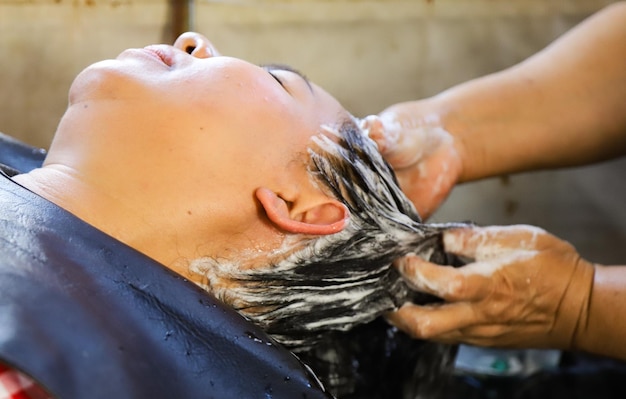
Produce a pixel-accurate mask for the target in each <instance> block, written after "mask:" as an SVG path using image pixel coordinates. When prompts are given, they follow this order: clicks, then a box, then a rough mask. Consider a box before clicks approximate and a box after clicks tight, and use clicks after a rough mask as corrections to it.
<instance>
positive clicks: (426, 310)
mask: <svg viewBox="0 0 626 399" xmlns="http://www.w3.org/2000/svg"><path fill="white" fill-rule="evenodd" d="M386 317H387V321H389V323H391V324H392V325H394V326H396V327H397V328H399V329H400V330H402V331H404V332H406V333H407V334H409V335H411V336H413V337H415V338H420V339H431V338H434V337H438V338H439V339H445V338H446V337H445V336H444V334H446V333H449V332H452V331H457V330H460V329H463V328H466V327H469V326H472V325H475V324H478V323H479V322H480V320H478V317H477V315H476V314H475V313H474V310H473V308H472V306H471V305H470V304H468V303H466V302H457V303H453V304H444V305H439V306H418V305H414V304H412V303H407V304H405V305H403V306H402V307H401V308H400V309H399V310H397V311H395V312H392V313H389V314H388V315H387V316H386ZM448 338H452V337H448Z"/></svg>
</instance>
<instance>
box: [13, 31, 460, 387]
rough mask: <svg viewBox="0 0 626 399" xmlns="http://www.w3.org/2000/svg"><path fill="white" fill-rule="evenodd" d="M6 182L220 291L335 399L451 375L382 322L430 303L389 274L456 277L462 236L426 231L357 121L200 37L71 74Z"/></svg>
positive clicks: (311, 88) (441, 356)
mask: <svg viewBox="0 0 626 399" xmlns="http://www.w3.org/2000/svg"><path fill="white" fill-rule="evenodd" d="M12 181H13V182H15V183H17V184H19V185H20V186H22V187H23V188H26V189H28V190H30V191H32V192H34V193H36V194H38V195H39V196H40V197H43V198H44V199H45V200H47V201H50V202H52V203H54V204H55V205H56V206H58V207H60V208H63V209H65V210H67V211H69V212H70V213H72V214H73V215H74V216H76V217H78V218H80V219H82V220H83V221H84V222H86V223H88V224H89V225H91V226H93V227H95V228H96V229H98V230H99V231H102V232H104V233H106V234H108V235H109V236H111V237H113V238H115V239H116V240H118V241H120V242H122V243H124V244H126V245H127V246H129V247H131V248H133V249H134V250H136V251H139V252H140V253H143V254H145V255H147V256H148V257H150V258H152V259H153V260H156V261H157V262H159V263H160V264H161V265H164V266H166V267H167V268H169V269H171V270H172V271H174V272H176V273H178V274H179V275H181V276H183V277H185V278H187V279H188V280H190V281H191V282H193V283H196V284H198V285H200V286H202V287H203V288H205V289H206V290H207V291H209V292H211V293H213V294H214V295H215V296H217V297H218V298H219V299H221V300H222V301H224V302H225V303H227V304H229V305H230V306H232V307H234V308H235V309H236V310H237V311H239V312H240V313H241V314H242V315H244V316H245V317H247V318H248V319H250V320H252V321H253V322H254V323H256V324H258V325H260V326H261V327H262V328H263V329H265V331H267V332H268V333H269V334H270V335H271V336H272V337H274V338H275V339H276V340H277V341H278V342H280V343H282V344H283V345H284V346H286V347H287V348H289V349H291V350H292V351H293V352H294V353H296V354H297V356H298V357H300V359H301V360H302V361H303V362H304V363H305V364H307V365H309V366H310V367H311V368H312V370H313V371H314V372H315V374H316V375H317V376H318V377H319V379H320V380H321V381H322V383H323V384H324V386H325V387H326V389H327V390H328V391H329V392H331V393H332V394H333V395H336V396H337V397H339V398H351V397H353V398H393V397H398V398H400V397H402V398H404V397H406V398H410V397H417V396H418V395H420V394H427V393H429V392H432V391H433V390H436V389H437V384H438V382H440V381H441V378H442V377H443V376H444V375H445V370H446V369H447V368H448V367H449V365H450V363H451V360H452V348H450V347H447V346H443V345H440V344H434V343H425V342H420V341H415V340H411V339H409V338H408V337H406V336H405V335H403V334H402V333H400V332H398V331H397V330H396V329H395V328H393V327H391V326H389V325H388V324H386V323H385V322H384V321H382V320H381V319H380V316H381V315H383V314H384V313H385V312H387V311H390V310H392V309H396V308H398V307H399V306H400V305H402V304H403V303H404V302H406V301H414V302H417V303H424V302H427V301H432V300H434V299H435V298H431V297H429V296H427V295H424V294H420V293H418V292H414V291H412V290H411V289H410V288H409V287H408V286H407V285H406V284H405V283H404V282H403V280H402V279H401V278H400V275H399V273H398V272H397V271H396V270H395V269H394V268H393V267H392V266H391V263H392V261H393V260H394V259H396V258H398V257H401V256H403V255H405V254H408V253H415V254H418V255H420V256H422V257H424V258H426V259H429V260H431V261H434V262H440V263H443V262H445V263H446V264H450V261H449V259H445V254H444V253H443V251H442V245H441V242H440V241H441V232H442V231H444V230H445V229H448V228H451V227H455V226H456V225H452V224H451V225H446V224H444V225H427V224H422V223H421V221H420V218H419V216H418V214H417V212H416V211H415V209H414V207H413V205H412V204H411V203H410V201H409V200H408V199H407V198H406V197H405V196H404V195H403V193H402V192H401V191H400V189H399V188H398V185H397V184H396V181H395V178H394V175H393V172H392V170H391V169H390V168H389V167H388V166H387V164H386V163H385V162H384V161H383V159H382V158H381V156H380V154H379V153H378V151H377V148H376V145H375V144H374V142H373V141H371V140H370V139H369V138H368V137H367V135H366V134H365V133H364V131H363V130H362V129H361V128H360V127H359V122H358V121H357V120H356V119H355V118H354V117H352V116H351V115H350V114H349V113H348V112H347V111H346V110H345V109H344V108H343V107H342V106H341V105H340V104H339V103H338V102H337V101H336V100H335V99H334V98H333V97H332V96H330V95H329V94H328V93H326V92H325V91H324V90H322V89H321V88H320V87H319V86H317V85H315V84H313V83H311V82H309V81H308V80H306V79H305V78H304V77H303V76H302V75H301V74H299V73H297V72H295V71H293V70H291V69H290V68H287V67H283V66H276V65H273V66H272V65H270V66H265V67H259V66H257V65H253V64H250V63H248V62H245V61H243V60H239V59H236V58H230V57H225V56H221V55H220V54H219V53H218V52H217V51H216V50H215V48H214V47H213V46H212V45H211V44H210V43H209V41H208V40H207V39H206V38H204V37H203V36H201V35H198V34H195V33H188V34H184V35H182V36H181V37H180V38H179V39H178V40H177V41H176V43H175V45H174V46H166V45H153V46H148V47H146V48H143V49H129V50H126V51H124V52H123V53H122V54H120V55H119V56H118V57H117V58H116V59H114V60H106V61H102V62H99V63H96V64H93V65H91V66H90V67H88V68H86V69H85V70H84V71H82V72H81V73H80V74H79V75H78V77H77V78H76V79H75V80H74V82H73V84H72V86H71V88H70V93H69V106H68V109H67V111H66V112H65V114H64V115H63V117H62V119H61V121H60V123H59V126H58V129H57V131H56V134H55V138H54V140H53V143H52V145H51V147H50V150H49V153H48V155H47V157H46V159H45V162H44V164H43V166H42V167H41V168H38V169H35V170H33V171H31V172H29V173H24V174H19V175H17V176H14V177H13V178H12ZM68 242H69V241H68Z"/></svg>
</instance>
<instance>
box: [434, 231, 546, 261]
mask: <svg viewBox="0 0 626 399" xmlns="http://www.w3.org/2000/svg"><path fill="white" fill-rule="evenodd" d="M546 234H547V233H546V232H545V231H544V230H542V229H540V228H538V227H534V226H527V225H515V226H488V227H477V226H475V227H468V228H461V229H452V230H448V231H446V232H444V234H443V243H444V248H445V250H446V251H447V252H450V253H453V254H456V255H461V256H465V257H468V258H472V259H475V260H477V261H481V260H487V259H493V258H495V257H499V256H502V255H506V254H507V253H511V252H512V251H523V250H535V249H536V248H537V247H538V240H539V238H540V237H542V236H544V235H546Z"/></svg>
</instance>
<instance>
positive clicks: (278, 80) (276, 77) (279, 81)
mask: <svg viewBox="0 0 626 399" xmlns="http://www.w3.org/2000/svg"><path fill="white" fill-rule="evenodd" d="M267 73H269V74H270V76H271V77H273V78H274V79H276V81H277V82H278V84H279V85H281V86H282V88H283V89H285V90H287V88H286V87H285V85H284V84H283V82H282V81H281V80H280V79H278V76H276V75H274V74H273V73H272V71H267ZM287 91H289V90H287Z"/></svg>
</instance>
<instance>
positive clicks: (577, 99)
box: [426, 3, 626, 181]
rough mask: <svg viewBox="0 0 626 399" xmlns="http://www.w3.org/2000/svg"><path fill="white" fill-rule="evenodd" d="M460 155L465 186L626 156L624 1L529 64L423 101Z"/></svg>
mask: <svg viewBox="0 0 626 399" xmlns="http://www.w3.org/2000/svg"><path fill="white" fill-rule="evenodd" d="M426 102H427V103H429V104H428V106H430V107H432V109H435V110H437V111H435V112H436V113H437V114H438V117H439V120H440V123H441V124H442V125H443V126H444V128H445V129H446V130H448V131H450V132H451V133H452V134H453V135H454V136H455V137H456V138H457V142H458V145H459V152H460V153H461V156H462V158H463V172H462V174H461V176H460V181H470V180H476V179H480V178H483V177H489V176H496V175H501V174H507V173H515V172H520V171H526V170H533V169H543V168H557V167H564V166H571V165H581V164H585V163H590V162H596V161H600V160H604V159H609V158H611V157H615V156H618V155H621V154H623V153H625V152H626V3H620V4H615V5H613V6H611V7H608V8H607V9H605V10H603V11H601V12H599V13H597V14H596V15H594V16H593V17H591V18H589V19H588V20H586V21H585V22H583V23H582V24H580V25H579V26H577V27H576V28H574V29H573V30H571V31H570V32H568V33H567V34H565V35H564V36H563V37H561V38H560V39H559V40H557V41H556V42H554V43H553V44H552V45H551V46H549V47H548V48H546V49H545V50H543V51H542V52H540V53H538V54H536V55H535V56H533V57H531V58H529V59H528V60H526V61H525V62H523V63H521V64H519V65H517V66H515V67H512V68H510V69H507V70H505V71H503V72H500V73H497V74H493V75H490V76H487V77H484V78H481V79H477V80H474V81H470V82H468V83H465V84H462V85H459V86H456V87H454V88H452V89H450V90H448V91H446V92H444V93H442V94H440V95H439V96H437V97H434V98H432V99H429V100H427V101H426Z"/></svg>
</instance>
